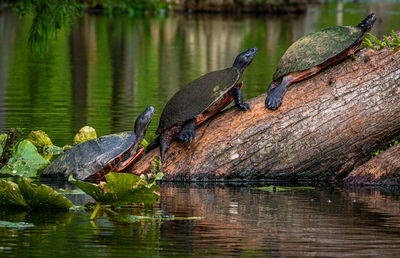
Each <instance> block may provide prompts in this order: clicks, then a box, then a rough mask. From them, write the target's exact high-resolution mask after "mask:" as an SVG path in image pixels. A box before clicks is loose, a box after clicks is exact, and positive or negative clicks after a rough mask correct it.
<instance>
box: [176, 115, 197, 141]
mask: <svg viewBox="0 0 400 258" xmlns="http://www.w3.org/2000/svg"><path fill="white" fill-rule="evenodd" d="M196 136H197V134H196V118H192V119H190V120H188V121H186V122H185V123H184V124H183V126H182V129H181V131H180V133H179V135H178V139H179V140H181V141H191V140H194V139H195V138H196Z"/></svg>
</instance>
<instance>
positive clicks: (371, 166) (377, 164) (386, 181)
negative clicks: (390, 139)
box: [344, 144, 400, 185]
mask: <svg viewBox="0 0 400 258" xmlns="http://www.w3.org/2000/svg"><path fill="white" fill-rule="evenodd" d="M344 182H345V183H346V184H355V185H361V184H363V185H400V144H396V145H394V146H392V147H390V148H389V149H387V150H386V151H384V152H382V153H380V154H379V155H378V156H375V157H374V158H372V159H371V160H369V161H368V162H366V163H364V164H363V165H361V166H359V167H358V168H356V169H354V170H353V171H352V172H351V173H350V174H349V175H348V176H347V177H346V178H345V180H344Z"/></svg>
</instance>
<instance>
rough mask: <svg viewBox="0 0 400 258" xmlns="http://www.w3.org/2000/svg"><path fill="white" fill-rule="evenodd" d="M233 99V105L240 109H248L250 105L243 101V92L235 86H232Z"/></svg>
mask: <svg viewBox="0 0 400 258" xmlns="http://www.w3.org/2000/svg"><path fill="white" fill-rule="evenodd" d="M232 90H233V99H234V100H235V106H236V107H238V108H239V109H240V110H249V109H250V106H249V104H247V103H243V94H242V91H241V90H240V89H239V88H237V87H233V89H232Z"/></svg>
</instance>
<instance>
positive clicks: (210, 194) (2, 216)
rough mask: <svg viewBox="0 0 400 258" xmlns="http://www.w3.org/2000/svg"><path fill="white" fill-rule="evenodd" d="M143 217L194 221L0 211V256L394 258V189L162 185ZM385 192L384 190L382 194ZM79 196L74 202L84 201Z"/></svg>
mask: <svg viewBox="0 0 400 258" xmlns="http://www.w3.org/2000/svg"><path fill="white" fill-rule="evenodd" d="M161 189H162V190H161V196H162V197H161V200H160V201H159V203H158V204H157V205H154V208H153V209H152V210H147V213H148V214H164V215H169V216H171V215H175V216H184V217H188V216H198V217H203V219H200V220H179V221H160V220H153V221H142V222H136V223H133V224H123V223H117V222H111V221H109V220H108V219H107V217H106V216H103V217H100V218H99V219H97V220H96V222H95V223H92V224H91V223H90V222H89V214H87V213H85V212H76V213H70V212H62V213H34V212H26V213H11V212H7V211H3V212H0V220H11V221H14V222H19V221H25V222H29V223H33V224H34V225H35V226H34V227H28V228H25V229H0V255H1V256H3V255H4V256H10V257H11V256H14V257H21V256H36V257H38V256H50V255H51V256H52V257H59V256H63V257H72V256H78V257H81V256H90V257H94V256H124V257H160V256H161V257H163V256H167V255H177V256H186V255H191V254H196V255H201V256H206V255H211V256H219V255H227V256H239V255H253V256H264V257H265V256H272V255H273V256H330V257H343V256H363V257H365V256H368V257H371V256H383V257H390V256H391V257H394V256H398V254H399V248H400V239H399V234H400V226H399V225H400V223H399V222H400V202H399V201H400V197H399V189H397V190H393V191H379V190H373V189H358V190H351V189H347V190H344V189H339V188H333V187H332V188H327V187H317V188H316V189H314V190H307V191H290V192H273V193H270V192H263V191H256V190H252V186H251V185H207V186H200V185H189V184H183V185H180V184H162V187H161ZM386 190H387V189H386ZM81 198H82V196H74V197H73V199H74V202H75V203H79V202H80V201H82V202H83V203H84V202H86V201H87V198H86V199H85V200H82V199H81Z"/></svg>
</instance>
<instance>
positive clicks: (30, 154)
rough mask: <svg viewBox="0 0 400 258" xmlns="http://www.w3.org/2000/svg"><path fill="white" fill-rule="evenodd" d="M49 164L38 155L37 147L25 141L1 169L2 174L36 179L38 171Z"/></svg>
mask: <svg viewBox="0 0 400 258" xmlns="http://www.w3.org/2000/svg"><path fill="white" fill-rule="evenodd" d="M47 164H49V162H48V161H47V160H46V159H44V158H43V157H42V156H41V155H40V154H39V153H38V150H37V149H36V147H35V146H34V145H33V144H32V143H31V142H30V141H28V140H23V141H21V142H20V143H19V144H18V146H17V149H16V151H15V153H14V154H13V156H12V157H11V158H10V159H9V160H8V162H7V164H6V165H5V166H4V167H2V168H1V169H0V174H3V175H8V176H16V175H17V176H25V177H36V176H38V174H37V173H38V171H39V170H40V169H42V168H44V167H45V166H46V165H47Z"/></svg>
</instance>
